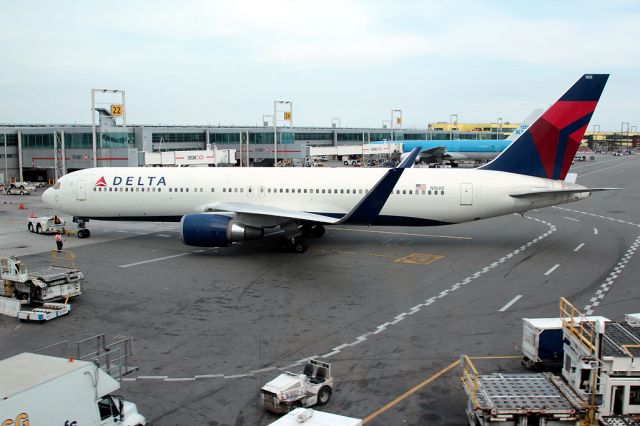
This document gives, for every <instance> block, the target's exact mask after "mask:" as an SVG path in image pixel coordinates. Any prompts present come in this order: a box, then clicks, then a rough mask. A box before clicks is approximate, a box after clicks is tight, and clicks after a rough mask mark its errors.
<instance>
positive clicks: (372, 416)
mask: <svg viewBox="0 0 640 426" xmlns="http://www.w3.org/2000/svg"><path fill="white" fill-rule="evenodd" d="M470 358H471V359H474V360H475V359H514V358H521V357H520V356H517V355H505V356H475V357H470ZM458 365H460V360H457V361H454V362H452V363H451V364H449V365H447V366H446V367H445V368H443V369H442V370H440V371H438V372H437V373H435V374H434V375H433V376H431V377H429V378H428V379H426V380H425V381H423V382H422V383H419V384H417V385H415V386H414V387H412V388H411V389H409V390H408V391H406V392H405V393H403V394H402V395H400V396H399V397H397V398H396V399H394V400H393V401H391V402H389V403H388V404H386V405H384V406H382V407H380V408H378V409H377V410H376V411H374V412H373V413H371V414H369V415H368V416H367V417H365V418H364V419H363V420H362V424H367V423H369V422H370V421H371V420H373V419H375V418H376V417H378V416H379V415H380V414H382V413H384V412H385V411H387V410H388V409H389V408H391V407H393V406H395V405H397V404H398V403H399V402H401V401H403V400H405V399H407V398H408V397H410V396H411V395H413V394H414V393H416V392H417V391H419V390H420V389H422V388H423V387H425V386H427V385H428V384H430V383H432V382H433V381H435V380H436V379H437V378H439V377H440V376H442V375H443V374H445V373H446V372H448V371H450V370H451V369H453V368H455V367H457V366H458Z"/></svg>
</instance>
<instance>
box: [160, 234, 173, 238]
mask: <svg viewBox="0 0 640 426" xmlns="http://www.w3.org/2000/svg"><path fill="white" fill-rule="evenodd" d="M158 237H164V238H170V237H171V235H167V234H158Z"/></svg>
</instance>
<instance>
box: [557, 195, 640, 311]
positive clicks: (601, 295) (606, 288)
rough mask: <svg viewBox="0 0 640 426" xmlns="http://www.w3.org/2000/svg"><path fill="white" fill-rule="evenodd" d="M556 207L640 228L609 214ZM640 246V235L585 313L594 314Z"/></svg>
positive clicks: (602, 285)
mask: <svg viewBox="0 0 640 426" xmlns="http://www.w3.org/2000/svg"><path fill="white" fill-rule="evenodd" d="M554 208H555V209H559V210H565V211H569V212H573V213H579V214H583V215H586V216H591V217H596V218H599V219H604V220H608V221H611V222H618V223H623V224H625V225H631V226H635V227H637V228H640V224H637V223H633V222H629V221H626V220H622V219H615V218H613V217H608V216H602V215H599V214H594V213H588V212H583V211H580V210H573V209H567V208H565V207H558V206H554ZM593 233H594V234H595V235H598V228H593ZM638 246H640V236H638V237H637V238H636V239H635V241H634V242H633V243H632V244H631V247H629V249H628V250H627V251H626V252H625V254H624V255H623V256H622V258H621V259H620V260H619V261H618V263H617V264H616V266H614V267H613V270H612V271H611V272H610V273H609V275H608V276H607V278H605V280H604V282H603V283H602V284H601V285H600V288H599V289H598V290H597V291H596V292H595V295H594V297H592V298H591V299H590V300H589V303H588V304H587V305H585V307H584V309H583V311H584V313H585V314H586V315H592V314H593V311H594V308H597V307H598V306H600V303H602V300H603V299H604V297H605V296H606V295H607V292H608V291H609V290H611V287H613V285H614V284H615V281H616V279H617V278H618V277H619V276H620V274H621V273H622V271H623V269H624V268H625V267H626V266H627V264H628V263H629V261H630V260H631V258H632V257H633V255H634V254H635V252H636V251H637V249H638Z"/></svg>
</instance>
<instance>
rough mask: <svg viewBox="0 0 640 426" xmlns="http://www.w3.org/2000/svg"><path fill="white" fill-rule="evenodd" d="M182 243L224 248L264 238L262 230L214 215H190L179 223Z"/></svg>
mask: <svg viewBox="0 0 640 426" xmlns="http://www.w3.org/2000/svg"><path fill="white" fill-rule="evenodd" d="M180 230H181V232H182V241H183V242H184V243H185V244H186V245H189V246H196V247H226V246H229V245H231V244H232V243H235V242H237V241H246V240H255V239H259V238H262V237H264V231H263V229H262V228H256V227H255V226H249V225H244V224H242V223H239V222H236V221H235V220H234V218H233V217H229V216H224V215H221V214H216V213H192V214H187V215H184V216H183V217H182V220H181V221H180Z"/></svg>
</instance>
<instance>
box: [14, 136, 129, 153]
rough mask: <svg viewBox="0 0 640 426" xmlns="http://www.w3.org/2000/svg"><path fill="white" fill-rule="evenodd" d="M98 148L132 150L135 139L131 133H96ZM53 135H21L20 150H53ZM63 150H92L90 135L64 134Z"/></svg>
mask: <svg viewBox="0 0 640 426" xmlns="http://www.w3.org/2000/svg"><path fill="white" fill-rule="evenodd" d="M96 138H97V140H98V148H133V147H135V137H134V135H133V133H127V132H110V133H104V134H101V133H97V134H96ZM53 146H54V143H53V133H39V134H23V135H22V148H24V149H53ZM64 146H65V149H92V148H93V138H92V135H91V133H65V134H64Z"/></svg>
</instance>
